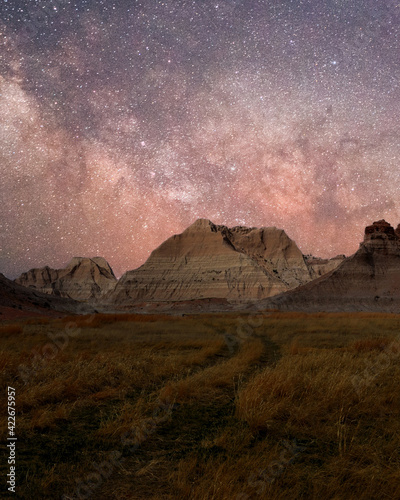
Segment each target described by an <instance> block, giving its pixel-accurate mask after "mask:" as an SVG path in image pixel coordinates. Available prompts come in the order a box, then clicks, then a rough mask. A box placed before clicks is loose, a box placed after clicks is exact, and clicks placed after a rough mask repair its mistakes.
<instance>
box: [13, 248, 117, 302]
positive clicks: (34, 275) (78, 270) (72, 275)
mask: <svg viewBox="0 0 400 500" xmlns="http://www.w3.org/2000/svg"><path fill="white" fill-rule="evenodd" d="M15 282H16V283H18V284H19V285H22V286H25V287H29V288H34V289H36V290H39V291H41V292H43V293H47V294H50V295H56V296H58V297H66V298H71V299H74V300H79V301H91V300H98V299H100V298H101V297H102V296H103V295H104V294H105V293H107V292H109V291H110V290H112V289H113V288H114V287H115V284H116V283H117V279H116V277H115V276H114V273H113V271H112V269H111V267H110V265H109V264H108V262H107V261H106V260H105V259H103V258H102V257H92V258H91V259H90V258H83V257H74V258H73V259H72V260H71V261H70V262H69V263H68V265H67V266H66V267H65V268H63V269H51V268H50V267H47V266H46V267H43V268H39V269H31V270H30V271H28V272H26V273H23V274H21V276H20V277H19V278H17V279H16V280H15Z"/></svg>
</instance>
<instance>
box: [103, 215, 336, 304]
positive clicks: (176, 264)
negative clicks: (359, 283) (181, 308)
mask: <svg viewBox="0 0 400 500" xmlns="http://www.w3.org/2000/svg"><path fill="white" fill-rule="evenodd" d="M341 260H342V259H341V258H337V259H333V260H332V261H322V260H321V259H315V262H314V265H315V267H314V266H313V264H312V263H308V262H307V260H306V259H305V257H304V256H303V254H302V253H301V251H300V250H299V248H298V247H297V245H296V243H295V242H294V241H292V240H291V239H290V238H289V237H288V236H287V234H286V233H285V231H283V230H282V229H277V228H275V227H263V228H248V227H233V228H228V227H226V226H222V225H215V224H213V223H212V222H211V221H209V220H207V219H199V220H197V221H196V222H195V223H194V224H192V225H191V226H189V227H188V228H187V229H186V230H185V231H184V232H183V233H181V234H178V235H174V236H172V237H171V238H169V239H168V240H166V241H165V242H164V243H162V244H161V245H160V246H159V247H158V248H156V249H155V250H154V251H153V252H152V253H151V255H150V257H149V258H148V260H147V261H146V262H145V264H143V265H142V266H141V267H139V268H138V269H135V270H133V271H128V272H127V273H125V274H124V275H123V276H122V277H121V279H120V280H119V282H118V283H117V285H116V286H115V289H114V290H113V291H112V292H110V294H108V296H107V301H108V302H111V303H113V304H115V305H125V304H127V305H128V304H131V303H135V302H139V301H143V302H147V301H151V302H156V301H184V300H193V299H204V298H225V299H228V300H231V301H243V300H255V299H263V298H265V297H270V296H272V295H276V294H279V293H282V292H285V291H287V290H290V289H293V288H295V287H297V286H299V285H301V284H304V283H307V282H309V281H310V280H312V279H313V278H315V277H316V276H318V275H320V274H321V273H322V272H323V268H324V266H325V267H326V268H327V270H330V269H331V268H332V267H336V266H337V265H338V264H339V263H340V262H341Z"/></svg>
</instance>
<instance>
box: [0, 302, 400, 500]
mask: <svg viewBox="0 0 400 500" xmlns="http://www.w3.org/2000/svg"><path fill="white" fill-rule="evenodd" d="M0 339H1V343H0V368H1V375H0V381H1V394H3V402H4V403H3V405H2V408H3V409H4V410H3V418H1V419H0V432H1V438H2V442H3V443H4V442H6V438H7V417H6V408H5V407H6V401H7V386H11V387H14V388H15V389H16V409H17V419H16V436H17V438H18V441H17V446H16V459H17V460H16V462H17V487H16V491H17V493H16V494H15V495H14V494H9V495H7V487H6V480H5V477H6V474H7V472H8V470H7V469H8V466H7V460H6V456H5V455H6V454H3V458H2V461H1V469H2V477H3V485H2V496H3V497H6V498H7V497H9V498H24V499H25V498H26V499H46V498H60V499H61V498H63V499H64V500H67V499H74V500H75V499H81V498H93V499H96V500H97V499H100V500H102V499H104V500H105V499H154V500H155V499H198V500H200V499H201V500H203V499H229V500H231V499H233V500H247V499H253V498H267V499H300V498H304V499H319V500H320V499H337V500H339V499H340V500H342V499H378V498H387V499H397V498H400V391H399V384H400V317H399V316H395V315H383V314H381V315H379V314H366V313H364V314H361V313H360V314H309V315H307V314H300V313H285V314H284V313H274V312H272V313H264V314H262V313H258V314H252V315H246V314H236V313H235V314H232V313H231V314H225V315H224V314H209V315H206V314H202V315H192V316H185V317H171V316H161V315H152V316H140V315H100V314H99V315H96V316H86V317H70V318H63V319H58V320H48V319H43V320H40V319H36V320H30V321H25V322H20V323H12V324H3V325H0Z"/></svg>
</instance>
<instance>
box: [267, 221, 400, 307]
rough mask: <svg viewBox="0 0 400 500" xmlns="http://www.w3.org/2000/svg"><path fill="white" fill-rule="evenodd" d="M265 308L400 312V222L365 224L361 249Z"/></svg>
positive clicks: (269, 303) (270, 301)
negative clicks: (317, 277)
mask: <svg viewBox="0 0 400 500" xmlns="http://www.w3.org/2000/svg"><path fill="white" fill-rule="evenodd" d="M259 307H262V308H278V309H281V310H302V311H362V310H365V311H387V312H400V224H399V225H398V226H397V229H396V230H395V229H394V228H393V227H392V226H391V225H390V224H389V223H387V222H386V221H385V220H380V221H378V222H374V223H373V224H372V225H371V226H367V227H366V228H365V235H364V241H363V242H362V243H361V244H360V248H359V249H358V250H357V252H356V253H355V254H354V255H352V256H351V257H348V258H347V259H345V260H344V261H343V262H342V264H341V265H340V266H339V267H338V268H337V269H335V270H333V271H331V272H330V273H328V274H326V275H325V276H323V277H321V278H319V279H317V280H314V281H312V282H311V283H308V284H306V285H304V286H301V287H299V288H297V289H296V290H293V291H291V292H288V293H286V294H281V295H279V296H277V297H274V298H272V299H269V300H267V301H262V303H260V304H259Z"/></svg>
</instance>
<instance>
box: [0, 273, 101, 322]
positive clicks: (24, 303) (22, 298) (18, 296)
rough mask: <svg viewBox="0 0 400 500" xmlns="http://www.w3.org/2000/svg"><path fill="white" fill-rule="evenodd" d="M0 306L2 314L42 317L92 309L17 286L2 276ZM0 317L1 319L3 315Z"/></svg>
mask: <svg viewBox="0 0 400 500" xmlns="http://www.w3.org/2000/svg"><path fill="white" fill-rule="evenodd" d="M0 306H1V307H0V309H1V312H2V313H3V312H4V311H5V310H7V309H9V310H15V311H22V312H25V313H28V314H29V313H34V314H44V315H46V314H48V313H49V312H51V311H59V312H68V313H88V312H92V309H91V308H89V306H87V305H86V304H82V303H80V302H77V301H75V300H72V299H65V298H61V297H55V296H50V295H47V294H45V293H43V292H40V291H38V290H35V289H32V288H27V287H24V286H22V285H18V284H17V283H15V282H14V281H12V280H9V279H8V278H6V277H5V276H4V275H3V274H0ZM6 315H7V314H6ZM0 317H1V318H3V315H2V316H0Z"/></svg>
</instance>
